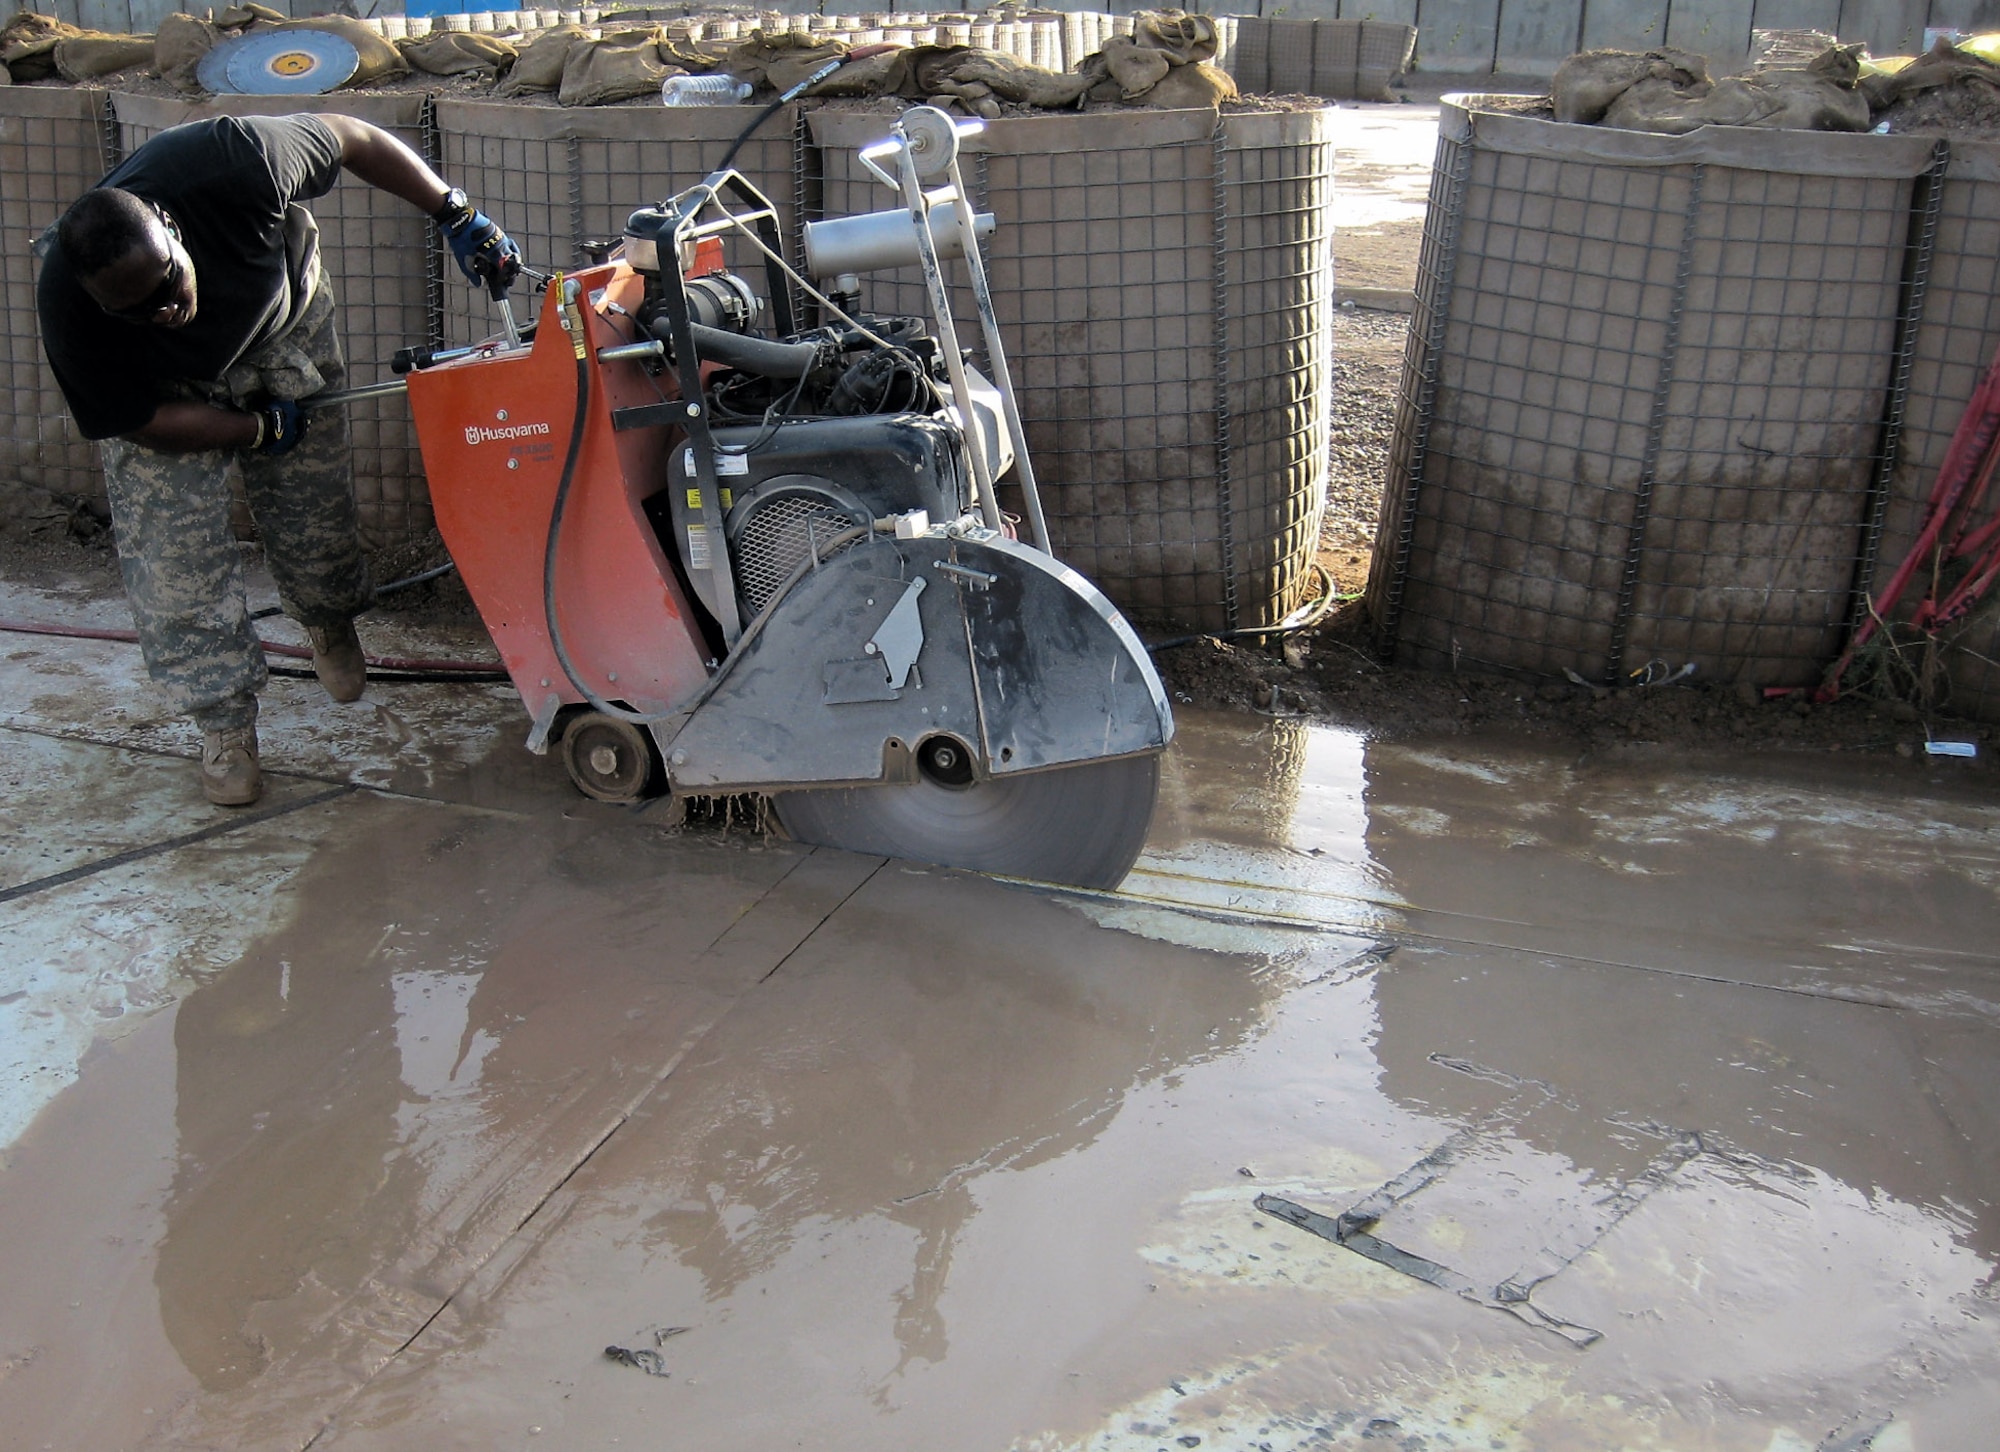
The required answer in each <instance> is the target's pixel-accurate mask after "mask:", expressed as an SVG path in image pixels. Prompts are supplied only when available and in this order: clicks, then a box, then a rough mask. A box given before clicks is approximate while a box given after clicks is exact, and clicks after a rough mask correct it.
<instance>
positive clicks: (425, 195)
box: [319, 115, 521, 297]
mask: <svg viewBox="0 0 2000 1452" xmlns="http://www.w3.org/2000/svg"><path fill="white" fill-rule="evenodd" d="M319 119H320V120H321V121H323V122H325V123H326V127H327V129H328V130H329V131H331V132H332V133H333V134H334V137H335V139H337V140H338V141H339V142H340V164H341V166H342V167H343V168H344V169H345V170H347V171H349V172H351V173H352V174H353V175H354V176H356V177H358V178H360V179H361V180H362V181H365V182H367V183H368V184H369V185H370V186H372V187H377V188H379V189H380V190H382V191H385V192H387V193H389V195H390V196H392V197H400V198H401V199H402V200H403V201H406V202H408V203H409V204H410V205H411V206H413V207H416V208H419V209H420V210H422V211H423V212H424V213H425V214H426V215H428V216H429V217H430V218H431V220H432V221H434V222H436V223H437V224H438V227H439V228H440V229H441V230H442V231H443V232H444V239H445V241H446V242H448V243H449V244H450V245H451V251H452V255H453V256H454V257H456V258H457V259H458V266H459V270H460V271H461V272H463V273H464V274H465V276H466V279H467V281H470V282H475V283H481V284H483V285H485V286H486V287H488V288H491V289H492V290H493V295H494V296H495V297H500V296H502V295H503V294H504V293H505V292H506V290H507V288H508V287H509V286H510V285H511V284H512V283H513V281H514V279H515V278H516V277H518V276H520V272H521V249H520V248H519V247H517V246H515V245H514V242H513V240H512V239H511V238H509V237H508V235H507V234H506V233H505V232H503V231H501V230H500V228H499V226H498V225H496V224H495V223H494V221H493V219H492V218H490V217H488V216H487V215H486V214H485V213H484V212H481V211H479V210H478V209H477V208H475V207H474V206H473V205H472V204H471V203H470V202H468V201H467V200H466V197H465V193H464V192H461V191H455V190H453V189H451V188H450V187H447V186H446V185H445V184H444V180H443V178H441V177H440V176H439V175H438V174H437V173H436V172H434V171H432V170H431V169H430V167H429V166H427V165H426V164H425V163H424V159H423V158H422V157H420V156H418V155H417V154H416V152H414V151H412V150H410V148H409V147H407V146H405V145H404V144H403V143H402V142H400V141H398V140H397V139H396V138H395V137H394V136H392V135H390V134H389V133H388V132H387V131H384V130H382V129H381V128H380V127H379V126H371V125H369V124H368V123H367V122H366V121H357V120H355V119H354V118H353V117H352V116H341V115H322V116H321V117H320V118H319Z"/></svg>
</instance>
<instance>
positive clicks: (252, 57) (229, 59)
mask: <svg viewBox="0 0 2000 1452" xmlns="http://www.w3.org/2000/svg"><path fill="white" fill-rule="evenodd" d="M224 51H227V52H228V54H227V55H226V56H225V57H224V58H223V60H222V62H221V64H222V67H223V75H224V76H225V77H226V78H227V81H228V91H229V92H233V93H235V94H237V95H243V96H321V95H324V94H326V93H327V92H328V91H331V90H333V89H334V88H335V87H337V86H341V85H344V84H346V82H348V81H349V80H352V79H353V77H354V73H355V72H356V71H357V70H359V69H360V68H361V52H360V51H358V50H356V49H355V48H354V43H353V42H352V41H350V40H345V39H342V38H341V37H340V36H338V35H332V34H329V33H328V32H326V31H324V30H265V31H260V32H258V33H257V34H255V35H243V36H238V37H236V38H235V39H234V40H226V41H224V42H223V43H222V44H221V45H218V46H216V47H215V48H214V49H213V50H211V51H209V53H208V55H206V56H204V57H203V58H202V63H201V65H200V67H198V68H197V70H196V76H197V78H198V79H200V80H201V81H202V83H203V84H204V85H206V84H207V83H208V79H207V77H208V70H209V63H210V61H211V60H212V59H213V58H214V57H215V56H216V55H218V54H221V53H222V52H224ZM225 94H227V93H225Z"/></svg>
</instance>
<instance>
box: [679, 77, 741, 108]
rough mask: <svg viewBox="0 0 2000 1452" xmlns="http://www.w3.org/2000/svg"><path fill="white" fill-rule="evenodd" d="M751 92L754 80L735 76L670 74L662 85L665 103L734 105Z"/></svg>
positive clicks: (680, 104)
mask: <svg viewBox="0 0 2000 1452" xmlns="http://www.w3.org/2000/svg"><path fill="white" fill-rule="evenodd" d="M749 95H750V83H749V82H748V81H739V80H737V79H736V77H734V76H726V75H713V76H668V77H667V79H666V83H665V84H664V85H662V86H661V87H660V104H661V105H662V106H734V105H737V104H739V103H741V102H742V101H744V100H746V99H747V98H748V97H749Z"/></svg>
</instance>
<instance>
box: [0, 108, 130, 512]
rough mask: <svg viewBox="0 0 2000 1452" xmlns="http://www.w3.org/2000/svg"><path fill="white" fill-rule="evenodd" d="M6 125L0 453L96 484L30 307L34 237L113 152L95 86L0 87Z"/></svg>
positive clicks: (65, 490)
mask: <svg viewBox="0 0 2000 1452" xmlns="http://www.w3.org/2000/svg"><path fill="white" fill-rule="evenodd" d="M0 95H3V96H4V97H5V98H6V101H7V103H8V104H7V109H6V116H7V119H8V121H9V122H11V123H12V124H11V125H9V126H7V127H6V128H5V129H4V130H0V175H4V176H5V177H6V178H7V184H6V192H5V204H4V206H0V286H4V288H5V297H6V308H7V317H6V324H7V360H6V365H7V372H6V383H7V392H6V397H7V398H8V399H9V400H10V401H11V411H12V414H13V417H12V419H11V420H9V426H8V427H6V428H0V461H4V463H5V467H6V471H7V474H8V475H9V476H10V477H11V478H15V479H23V480H31V481H33V482H35V483H38V484H40V485H41V486H42V487H43V488H45V489H46V490H48V491H49V492H50V493H52V494H62V495H71V496H87V497H97V496H101V495H102V494H103V492H104V490H103V485H102V482H101V480H100V476H99V473H98V465H97V447H96V445H94V444H91V443H88V442H86V441H85V440H84V438H83V436H82V435H81V434H79V433H78V432H77V431H76V425H75V424H74V423H72V422H71V421H70V417H69V407H68V405H67V404H66V403H65V402H64V401H63V396H62V390H61V389H59V388H57V387H56V381H55V377H54V375H52V374H51V373H50V372H49V369H48V364H47V363H46V362H45V361H44V360H43V358H42V349H41V325H40V322H39V321H38V319H37V316H36V312H35V282H36V278H37V277H38V276H39V273H40V268H39V264H38V263H37V262H36V260H35V255H34V247H35V244H36V241H37V239H38V238H39V237H40V236H41V234H42V233H43V231H44V230H45V229H47V228H48V227H49V226H50V225H51V224H53V223H54V222H55V220H56V219H57V218H58V217H60V216H61V215H62V213H63V209H64V208H65V207H67V206H68V205H69V204H70V202H72V201H73V200H75V199H76V197H77V195H78V194H79V193H81V192H82V191H83V190H84V189H85V188H86V187H88V186H90V185H91V183H93V182H95V181H96V180H97V179H98V178H99V177H100V176H102V175H104V173H105V171H106V170H108V169H109V168H110V166H111V165H112V163H113V162H114V161H115V160H116V156H117V138H116V134H115V131H114V130H113V128H112V126H111V122H110V114H111V113H110V110H109V104H108V100H107V97H106V94H105V92H103V91H100V90H92V89H81V88H79V89H73V90H55V89H40V88H34V89H31V88H29V87H26V86H9V87H7V88H6V89H5V90H4V91H0Z"/></svg>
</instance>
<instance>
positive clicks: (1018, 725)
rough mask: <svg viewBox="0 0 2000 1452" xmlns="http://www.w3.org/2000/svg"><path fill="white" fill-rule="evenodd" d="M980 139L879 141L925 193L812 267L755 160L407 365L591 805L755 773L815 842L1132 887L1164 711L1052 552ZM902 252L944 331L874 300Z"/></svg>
mask: <svg viewBox="0 0 2000 1452" xmlns="http://www.w3.org/2000/svg"><path fill="white" fill-rule="evenodd" d="M964 128H965V123H954V122H953V120H952V119H951V118H949V117H946V116H944V115H943V113H941V112H936V111H933V110H931V109H930V108H924V107H919V108H915V109H914V110H912V111H911V112H908V113H906V114H905V117H904V118H903V119H902V120H901V121H898V122H897V123H895V125H894V126H893V127H892V128H891V134H890V137H889V138H888V139H887V140H886V141H884V142H883V143H881V144H879V145H877V146H873V147H870V148H867V149H866V150H864V151H863V152H862V153H861V160H862V162H863V164H864V165H865V166H866V167H867V169H868V170H869V171H871V172H873V173H874V174H875V176H876V177H877V178H878V179H880V180H881V181H882V182H883V183H884V184H885V185H888V186H890V187H892V188H894V189H895V190H896V191H897V193H898V194H899V197H900V199H901V203H902V205H901V206H899V207H897V208H894V209H891V210H887V211H884V212H879V213H874V214H869V215H864V216H861V217H852V218H840V219H836V220H833V221H829V222H820V223H812V224H809V225H808V226H807V227H806V228H805V247H804V251H805V272H803V273H802V272H801V271H800V270H798V269H796V268H794V267H792V266H791V265H790V264H789V263H788V262H787V260H786V259H785V257H784V254H783V249H782V247H781V246H780V241H779V236H778V229H777V215H778V214H777V210H776V208H775V207H774V206H773V205H772V203H771V202H770V200H769V199H768V198H766V197H765V196H763V194H762V193H760V192H759V191H758V190H757V189H756V188H755V187H754V186H752V185H751V184H750V182H749V181H748V180H747V179H745V178H744V177H742V176H741V175H740V174H738V173H736V172H733V171H727V170H725V171H721V172H717V173H714V174H712V175H710V176H709V177H707V178H705V179H704V180H703V181H702V182H701V183H700V184H699V185H698V186H695V187H692V188H690V189H688V190H687V191H685V192H683V193H680V194H678V195H676V196H673V197H670V198H668V199H666V200H664V201H662V202H660V203H658V204H657V205H652V206H646V207H641V208H640V209H639V210H637V211H635V212H634V213H633V214H632V217H631V219H630V221H629V222H628V224H627V226H626V231H625V235H624V238H623V241H622V246H621V248H620V249H619V252H618V254H617V255H615V256H613V257H611V258H609V259H608V260H607V261H605V262H603V263H600V264H597V265H594V266H591V267H589V268H585V269H582V270H580V271H577V272H575V273H572V274H568V275H564V274H556V275H555V276H554V277H553V278H551V279H550V280H549V282H548V286H547V290H546V295H545V297H544V300H543V305H542V308H541V311H540V317H539V318H538V319H537V320H535V321H533V322H532V323H530V324H529V325H528V326H526V327H524V328H521V329H518V330H516V329H514V328H512V327H510V328H509V330H508V333H507V335H506V336H503V337H501V338H498V339H495V340H492V341H489V342H488V343H485V344H482V345H478V346H475V347H473V348H469V349H462V350H457V352H456V353H454V354H450V355H425V356H423V357H422V358H420V359H417V360H415V361H416V362H417V363H420V364H421V365H422V366H418V367H416V368H415V370H414V371H412V372H411V373H410V376H409V380H408V387H409V395H410V402H411V409H412V413H413V415H414V417H415V420H416V425H417V433H418V438H419V442H420V444H421V447H422V450H423V457H424V467H425V472H426V474H427V476H428V478H429V482H430V489H431V499H432V505H433V508H434V510H435V512H436V515H437V521H438V528H439V531H440V532H441V534H442V535H443V537H444V540H445V543H446V545H447V546H448V547H449V549H450V550H451V554H452V558H453V560H454V561H455V563H456V564H457V565H458V567H459V571H460V573H461V575H462V576H463V578H464V581H465V584H466V587H467V589H468V591H469V592H470V593H471V595H472V598H473V600H474V602H475V603H476V604H477V606H478V608H479V610H480V613H481V616H482V617H483V619H484V621H485V624H486V626H487V629H488V630H489V632H490V633H491V634H492V636H493V639H494V642H495V644H496V645H497V646H498V648H499V650H500V653H501V655H502V658H503V659H504V661H505V662H506V665H507V669H508V671H509V673H510V675H511V676H512V678H513V680H514V683H515V685H516V686H517V687H518V688H519V690H520V692H521V695H522V698H523V700H524V702H525V703H526V705H527V707H528V711H529V714H530V717H531V718H532V719H531V726H530V731H529V737H528V745H529V747H530V749H531V750H535V751H546V750H549V749H550V748H551V747H556V748H559V749H560V750H561V752H562V757H563V761H564V763H565V765H566V766H567V768H568V770H569V773H570V776H571V778H572V780H573V781H574V782H575V784H576V785H577V787H578V789H579V790H581V791H583V792H585V793H586V794H588V795H590V796H593V797H596V798H599V799H600V800H605V801H612V802H635V801H638V800H641V799H643V798H645V797H648V796H652V795H657V794H659V793H661V792H670V793H673V794H675V795H678V796H682V797H717V796H728V795H735V794H740V793H757V794H762V795H765V796H768V797H769V798H770V800H771V802H772V805H773V808H774V816H775V818H776V820H777V822H778V823H779V824H780V826H781V827H782V828H783V829H784V830H785V831H786V832H787V833H788V834H789V835H791V836H792V837H794V838H795V839H797V840H800V841H803V842H808V843H812V844H815V845H821V846H828V847H836V848H844V849H847V850H850V851H856V852H866V853H871V854H878V855H883V856H891V857H907V858H913V859H917V860H922V861H928V862H936V863H940V864H944V865H947V866H955V867H965V868H970V869H974V870H978V871H987V872H996V873H1003V874H1008V875H1012V876H1019V877H1025V878H1034V879H1040V880H1046V881H1055V882H1064V883H1074V884H1078V885H1086V886H1092V887H1113V886H1116V885H1117V883H1118V882H1119V881H1120V880H1121V879H1122V878H1123V877H1124V875H1125V873H1126V872H1127V870H1128V869H1129V868H1130V867H1131V865H1132V862H1133V861H1134V860H1135V858H1136V857H1137V856H1138V853H1139V851H1140V849H1141V847H1142V846H1143V845H1144V842H1145V837H1146V832H1147V828H1148V826H1149V824H1150V822H1151V820H1152V815H1153V809H1154V803H1155V799H1156V796H1157V792H1158V784H1159V774H1160V757H1161V754H1162V753H1163V752H1164V751H1165V749H1166V747H1167V745H1168V744H1169V742H1170V741H1171V740H1172V736H1173V717H1172V713H1171V711H1170V709H1169V707H1168V704H1167V699H1166V694H1165V692H1164V690H1163V689H1162V688H1161V685H1160V681H1159V677H1158V675H1157V674H1156V673H1155V671H1154V669H1153V666H1152V662H1151V660H1150V658H1149V657H1148V655H1147V653H1146V651H1145V648H1144V647H1143V646H1142V645H1141V643H1140V642H1139V639H1138V637H1137V636H1136V635H1135V634H1134V632H1133V631H1132V629H1131V626H1130V625H1129V624H1128V623H1127V622H1126V621H1125V619H1124V617H1123V616H1122V615H1121V614H1120V613H1119V612H1118V610H1117V609H1116V608H1115V607H1114V606H1113V605H1112V604H1111V602H1110V601H1109V600H1108V599H1106V598H1105V597H1104V595H1103V594H1102V593H1101V592H1100V591H1099V590H1098V589H1097V588H1096V587H1095V586H1094V585H1092V584H1091V583H1090V582H1089V581H1088V580H1086V579H1084V578H1083V576H1081V575H1080V574H1078V573H1077V572H1076V571H1075V570H1073V569H1070V568H1069V567H1068V566H1066V565H1064V564H1062V563H1061V562H1060V561H1059V560H1057V559H1056V558H1055V557H1054V555H1053V553H1052V552H1051V550H1050V547H1049V540H1048V531H1047V527H1046V524H1045V523H1044V520H1043V515H1042V511H1041V506H1040V501H1039V496H1038V493H1037V489H1036V483H1035V479H1034V473H1033V467H1032V463H1031V461H1030V459H1029V455H1028V449H1027V441H1026V436H1025V431H1024V429H1023V427H1022V423H1021V418H1020V414H1019V410H1018V408H1017V406H1016V402H1015V396H1014V390H1013V386H1012V383H1011V380H1010V378H1009V376H1008V373H1007V367H1006V357H1005V351H1004V349H1003V348H1002V346H1001V341H1000V336H999V330H998V326H997V323H996V322H995V320H994V316H993V308H992V300H991V296H990V293H989V291H988V289H987V286H986V281H985V274H984V270H983V267H982V265H981V262H980V258H979V250H978V245H977V240H976V239H978V238H979V237H980V236H982V235H985V234H986V233H988V232H990V231H991V229H992V225H993V223H992V218H991V217H990V216H988V217H981V216H979V215H976V214H974V213H973V212H972V210H971V208H970V206H969V204H968V202H967V201H966V193H965V189H964V185H963V181H962V179H961V178H960V176H959V173H958V166H957V140H958V137H959V136H960V135H962V134H963V131H964ZM954 262H956V263H958V264H960V266H961V269H962V271H963V272H964V273H965V274H966V279H967V281H968V282H969V285H970V288H971V293H972V301H973V304H974V311H976V312H977V314H978V316H979V320H980V325H981V327H982V329H983V330H984V334H985V336H984V338H983V340H982V341H983V343H984V348H983V353H984V361H985V364H986V371H985V372H984V373H982V372H981V371H980V370H978V369H976V368H974V367H973V366H972V364H971V363H970V361H968V355H967V350H966V349H965V348H963V347H962V346H961V344H960V342H959V340H958V337H957V335H956V331H955V326H954V322H953V309H952V306H951V293H950V290H949V285H948V282H947V276H946V265H947V264H948V263H954ZM911 266H914V267H917V268H919V269H920V270H921V272H922V275H923V277H924V281H925V290H926V294H927V297H928V299H929V301H930V304H931V307H930V313H929V316H928V317H919V316H892V315H882V314H876V313H872V312H869V311H866V310H864V309H863V307H862V305H861V302H862V300H861V295H860V282H859V276H860V274H861V273H863V272H867V271H873V270H878V269H898V268H906V267H911ZM808 274H809V275H810V280H808ZM753 278H761V282H762V286H761V287H760V286H758V285H757V283H756V282H755V281H752V280H751V279H753ZM801 298H802V299H803V300H804V306H803V310H801V309H800V304H799V299H801ZM509 318H510V322H511V314H510V315H509ZM989 375H990V376H989ZM1003 487H1005V488H1006V489H1008V490H1009V491H1011V495H1010V497H1009V498H1008V501H1007V502H1008V504H1009V505H1010V506H1011V508H1010V509H1003V508H1002V495H1001V490H1002V488H1003ZM1017 526H1021V527H1018V528H1017ZM1023 532H1025V534H1026V537H1025V538H1023V537H1022V534H1023Z"/></svg>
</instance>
